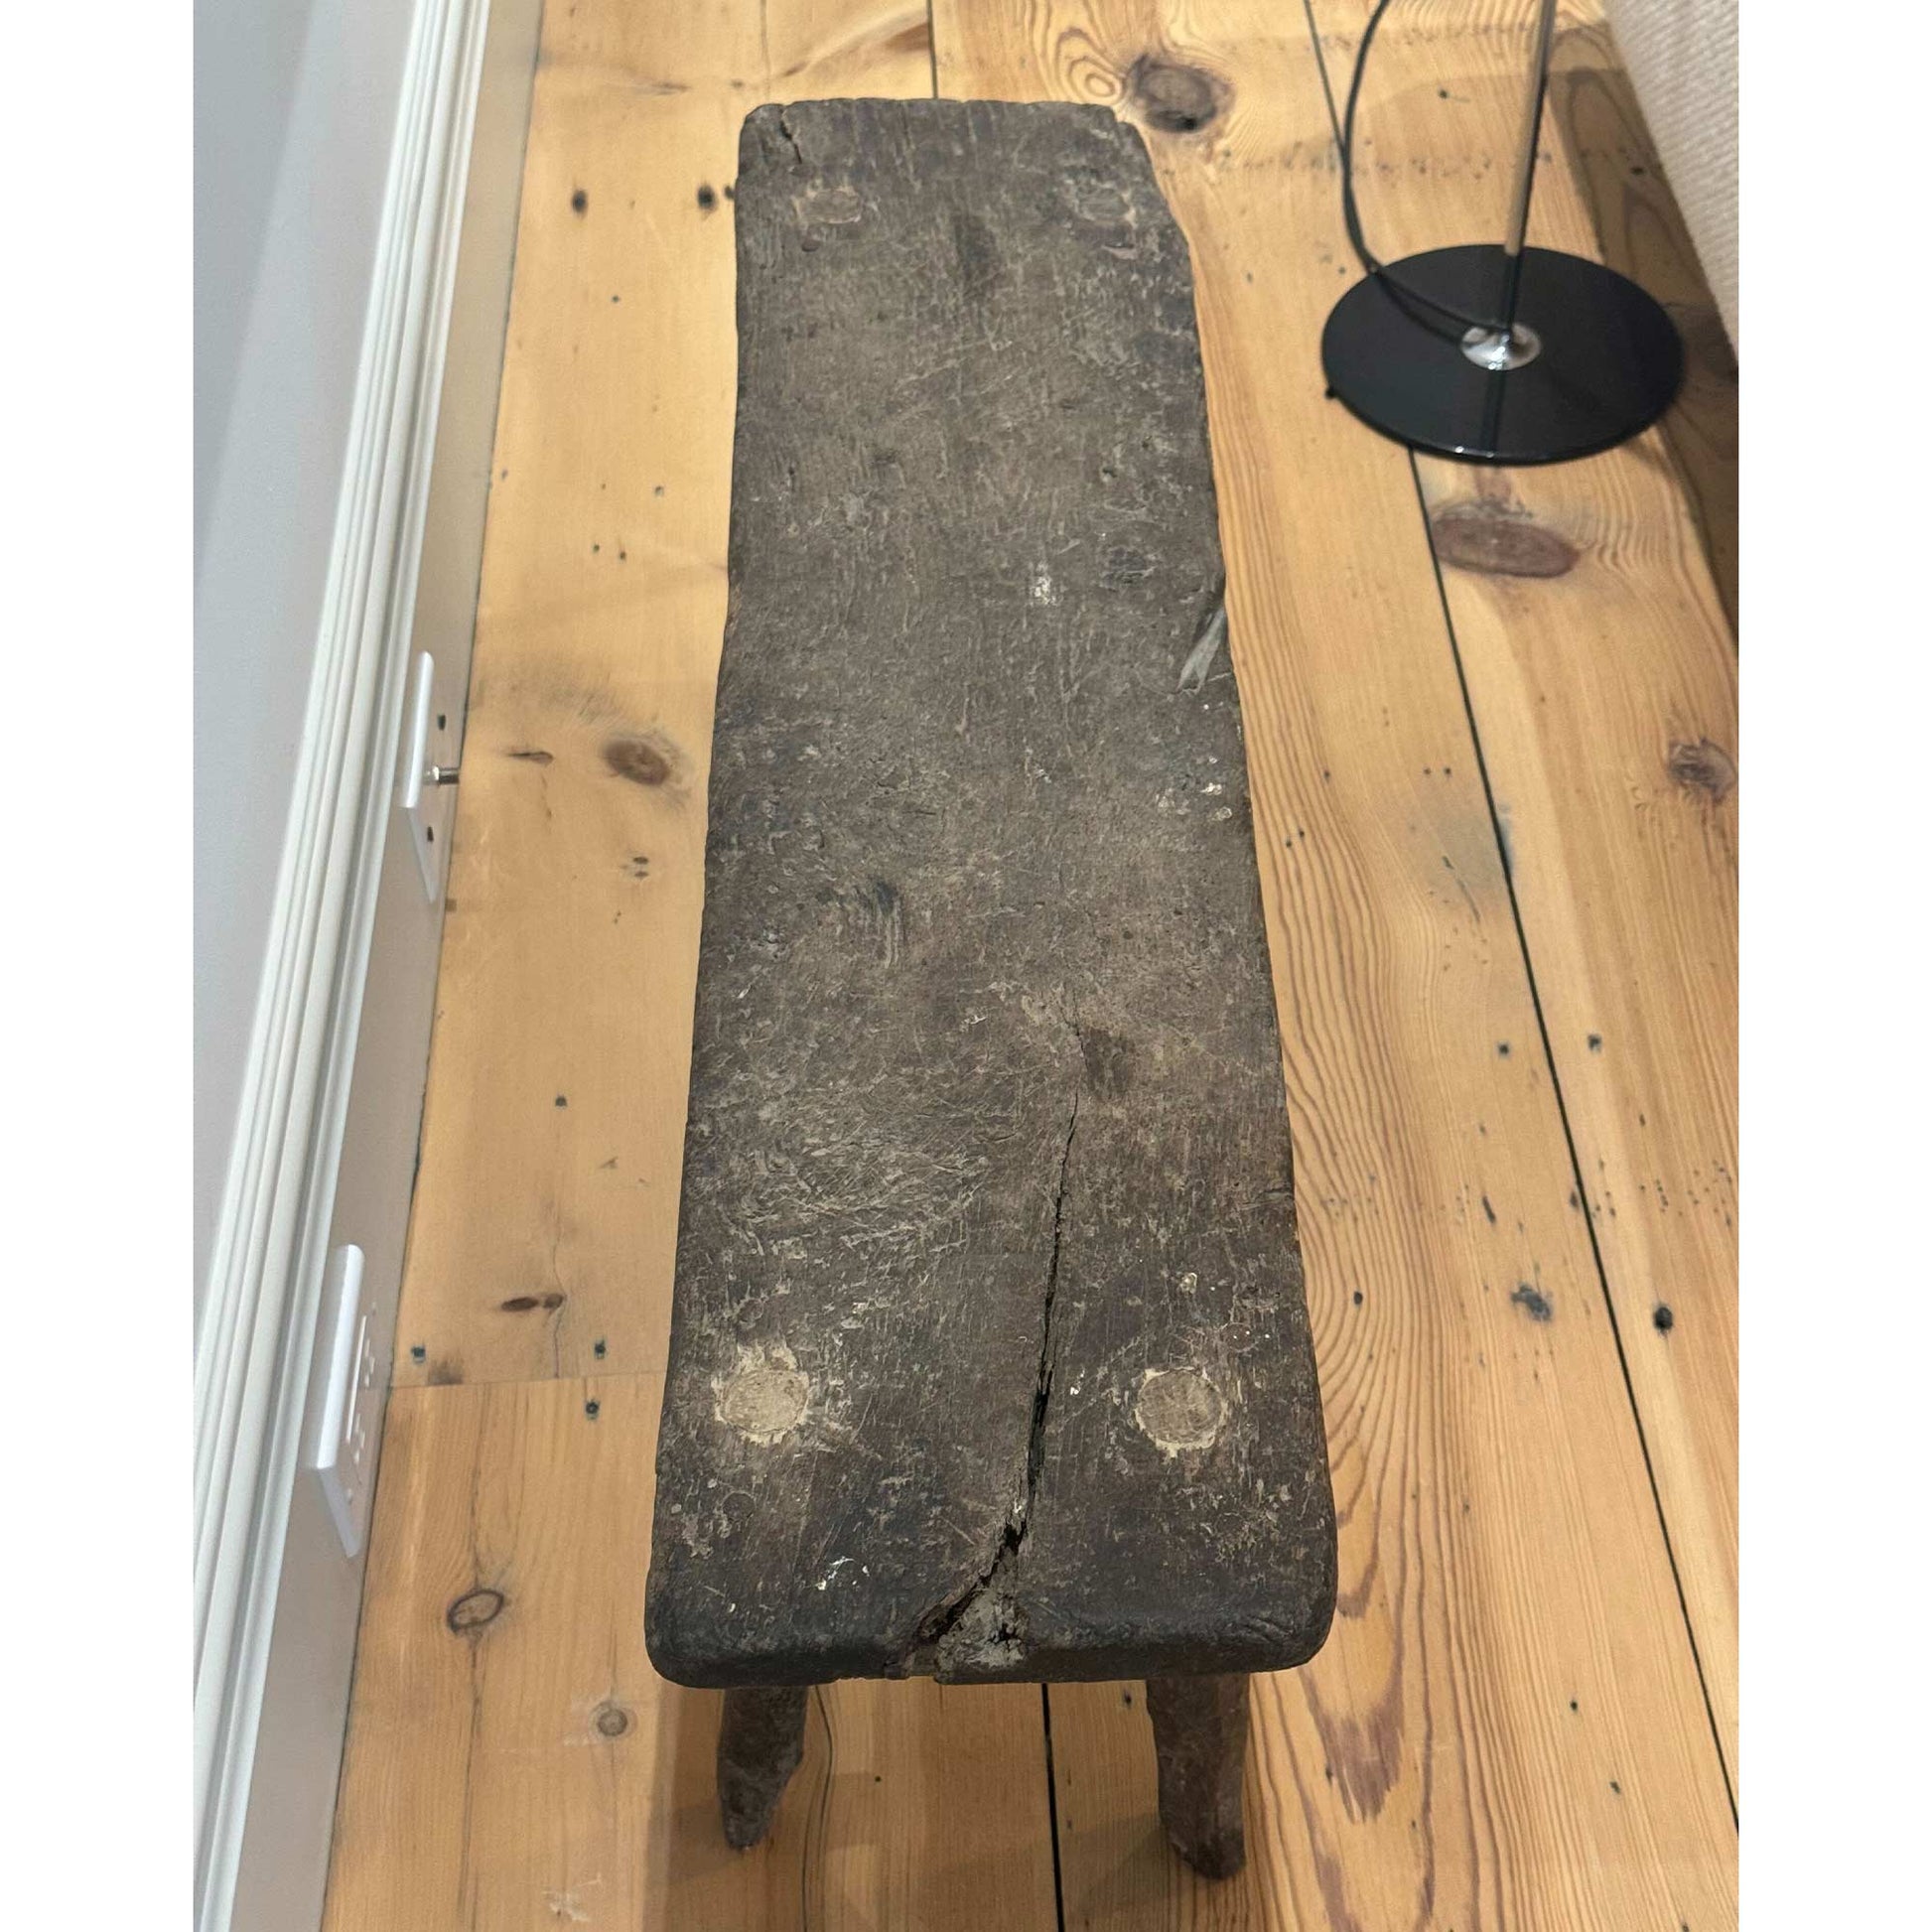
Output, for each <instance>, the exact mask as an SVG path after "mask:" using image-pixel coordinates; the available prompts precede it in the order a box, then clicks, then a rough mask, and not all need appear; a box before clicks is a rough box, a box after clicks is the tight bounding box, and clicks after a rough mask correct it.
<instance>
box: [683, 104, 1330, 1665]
mask: <svg viewBox="0 0 1932 1932" xmlns="http://www.w3.org/2000/svg"><path fill="white" fill-rule="evenodd" d="M736 211H737V217H738V269H739V274H738V325H739V372H740V386H739V407H738V422H737V431H736V443H735V453H734V459H733V494H732V537H731V616H730V619H729V621H728V623H727V627H726V635H725V647H724V659H723V663H722V666H721V668H720V672H719V681H718V705H717V724H716V729H715V733H714V745H713V759H712V782H711V798H710V845H709V851H708V854H707V857H706V862H705V880H706V890H705V907H704V944H703V954H702V965H701V968H700V972H699V976H698V994H697V1010H696V1025H695V1035H694V1043H693V1048H692V1079H691V1097H690V1127H689V1135H688V1139H687V1141H686V1146H685V1156H684V1181H683V1199H682V1206H681V1210H680V1225H679V1229H678V1257H677V1300H676V1307H675V1310H674V1312H673V1316H672V1324H671V1353H670V1364H669V1382H668V1385H667V1386H668V1395H667V1399H666V1407H665V1417H664V1432H663V1438H662V1441H661V1443H660V1446H659V1453H658V1461H657V1484H658V1487H657V1516H656V1536H655V1540H654V1543H653V1548H652V1558H651V1581H650V1591H649V1596H648V1610H647V1614H648V1624H647V1637H648V1641H649V1645H650V1654H651V1656H652V1658H653V1660H654V1661H655V1662H656V1663H657V1664H658V1666H659V1668H660V1669H662V1670H663V1671H664V1672H665V1673H666V1674H667V1675H669V1676H672V1677H674V1678H676V1679H677V1680H678V1681H679V1682H681V1683H691V1684H713V1685H716V1684H781V1683H788V1684H799V1683H804V1684H812V1683H822V1682H824V1681H826V1680H828V1679H831V1678H843V1677H899V1676H903V1675H905V1674H907V1673H908V1672H916V1673H920V1674H927V1673H929V1674H931V1675H933V1676H937V1677H941V1678H946V1679H950V1680H954V1681H969V1680H991V1679H1007V1678H1012V1679H1021V1680H1028V1679H1038V1678H1122V1677H1141V1676H1150V1675H1151V1676H1162V1675H1166V1674H1169V1673H1184V1672H1208V1671H1222V1672H1226V1671H1246V1670H1251V1669H1280V1668H1285V1667H1287V1666H1289V1665H1293V1664H1297V1663H1300V1662H1301V1661H1302V1659H1303V1658H1305V1657H1307V1656H1308V1655H1309V1654H1310V1653H1311V1651H1312V1650H1313V1649H1314V1648H1315V1647H1316V1645H1317V1644H1319V1642H1320V1640H1321V1636H1322V1633H1323V1632H1324V1631H1325V1629H1326V1628H1327V1625H1328V1618H1329V1613H1330V1610H1331V1607H1332V1604H1333V1600H1334V1564H1333V1549H1334V1528H1333V1517H1332V1513H1331V1509H1330V1504H1329V1494H1328V1470H1327V1457H1326V1454H1325V1452H1324V1446H1323V1442H1322V1435H1321V1410H1320V1401H1319V1397H1318V1395H1317V1392H1316V1388H1315V1381H1314V1364H1313V1359H1312V1356H1311V1350H1310V1347H1309V1336H1308V1313H1307V1310H1306V1307H1305V1305H1304V1302H1303V1296H1302V1284H1301V1266H1300V1257H1299V1255H1298V1252H1297V1249H1296V1242H1295V1211H1294V1198H1293V1188H1292V1186H1291V1181H1290V1171H1289V1139H1288V1119H1287V1114H1286V1112H1285V1109H1284V1104H1283V1091H1282V1054H1281V1039H1280V1035H1279V1032H1278V1030H1277V1025H1276V1017H1275V1004H1274V999H1273V995H1272V990H1271V987H1270V983H1269V967H1268V943H1267V938H1266V934H1265V932H1264V930H1263V925H1262V910H1261V894H1260V890H1259V885H1258V881H1257V877H1256V869H1255V857H1254V837H1253V832H1252V829H1251V825H1252V821H1251V817H1250V812H1249V796H1248V778H1247V768H1246V760H1245V758H1244V754H1243V745H1242V716H1241V702H1240V697H1239V694H1238V692H1237V690H1236V686H1235V680H1234V678H1233V677H1232V676H1231V675H1230V674H1229V672H1228V667H1227V660H1226V657H1225V654H1224V652H1222V651H1221V650H1220V649H1219V648H1218V647H1217V643H1216V640H1217V639H1218V638H1219V637H1220V635H1221V626H1220V625H1219V624H1218V623H1217V622H1216V619H1215V613H1216V611H1217V609H1218V606H1219V600H1220V594H1221V578H1222V565H1221V549H1220V543H1219V538H1218V534H1217V526H1216V520H1215V510H1214V481H1213V475H1212V470H1211V467H1210V464H1209V457H1208V447H1207V412H1206V406H1205V401H1204V397H1203V394H1202V387H1201V367H1200V349H1199V345H1198V341H1197V338H1196V334H1195V329H1194V307H1193V295H1192V289H1191V286H1190V282H1189V278H1188V272H1187V247H1186V243H1185V242H1184V241H1183V240H1182V238H1181V235H1180V231H1179V230H1178V228H1176V227H1175V226H1174V223H1173V217H1172V216H1171V215H1170V214H1169V212H1168V209H1167V207H1166V205H1165V203H1164V202H1163V201H1162V199H1161V192H1160V190H1159V188H1158V187H1157V186H1156V185H1155V180H1154V171H1153V169H1152V167H1151V166H1150V164H1149V161H1148V155H1147V150H1146V147H1145V146H1144V144H1143V142H1142V140H1141V137H1140V135H1139V134H1138V133H1137V132H1136V130H1135V129H1134V128H1133V127H1131V126H1130V125H1128V124H1126V123H1124V122H1122V121H1121V120H1120V119H1119V118H1118V117H1117V116H1115V115H1113V114H1110V113H1108V112H1107V111H1106V109H1105V108H1102V107H1086V106H1078V105H1073V104H1069V103H1064V102H1061V103H1048V104H1015V103H1011V102H1005V101H974V102H957V101H914V102H898V101H878V100H873V101H857V102H853V101H816V102H803V103H797V104H794V105H791V106H787V107H768V108H760V109H759V110H758V111H757V112H756V113H755V114H753V116H752V117H751V118H750V119H749V120H748V121H747V122H746V124H745V133H744V140H743V144H742V146H741V149H740V157H739V171H738V182H737V197H736ZM1190 665H1193V666H1196V667H1197V668H1196V669H1195V670H1194V671H1192V672H1190V670H1189V666H1190ZM774 1552H783V1553H785V1560H784V1561H782V1562H774V1561H773V1553H774Z"/></svg>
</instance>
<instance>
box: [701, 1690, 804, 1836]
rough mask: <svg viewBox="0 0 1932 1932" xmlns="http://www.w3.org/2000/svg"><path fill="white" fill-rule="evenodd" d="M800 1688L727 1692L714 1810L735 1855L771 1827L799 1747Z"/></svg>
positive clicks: (801, 1722) (801, 1727) (801, 1748)
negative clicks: (719, 1815)
mask: <svg viewBox="0 0 1932 1932" xmlns="http://www.w3.org/2000/svg"><path fill="white" fill-rule="evenodd" d="M805 1696H806V1692H805V1687H804V1686H803V1685H800V1684H784V1685H779V1686H776V1687H775V1688H772V1689H769V1690H766V1689H762V1688H760V1689H756V1690H738V1691H727V1692H726V1693H725V1721H724V1723H723V1725H720V1727H719V1731H718V1810H719V1812H720V1813H721V1814H722V1816H723V1818H724V1821H725V1836H726V1838H728V1839H729V1840H730V1841H731V1843H732V1844H733V1845H735V1846H736V1847H737V1848H738V1849H739V1851H741V1852H743V1851H744V1850H746V1848H747V1847H748V1846H753V1845H756V1844H757V1843H758V1842H759V1839H761V1838H762V1837H763V1836H764V1835H765V1833H766V1832H768V1831H769V1830H770V1829H771V1819H772V1816H773V1814H774V1813H775V1812H776V1811H777V1809H778V1800H779V1799H780V1798H781V1797H782V1796H783V1795H784V1789H785V1786H786V1785H787V1784H788V1783H789V1782H790V1780H791V1774H792V1772H794V1771H795V1770H797V1768H798V1760H799V1758H800V1757H801V1756H802V1755H803V1754H804V1749H805Z"/></svg>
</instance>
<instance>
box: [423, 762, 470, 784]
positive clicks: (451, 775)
mask: <svg viewBox="0 0 1932 1932" xmlns="http://www.w3.org/2000/svg"><path fill="white" fill-rule="evenodd" d="M423 775H424V777H426V778H427V779H428V780H429V781H430V783H431V784H433V785H453V784H455V783H456V781H457V779H458V778H459V777H461V776H462V775H463V767H462V766H461V765H460V764H432V765H431V766H430V768H429V769H428V770H427V771H426V772H424V773H423Z"/></svg>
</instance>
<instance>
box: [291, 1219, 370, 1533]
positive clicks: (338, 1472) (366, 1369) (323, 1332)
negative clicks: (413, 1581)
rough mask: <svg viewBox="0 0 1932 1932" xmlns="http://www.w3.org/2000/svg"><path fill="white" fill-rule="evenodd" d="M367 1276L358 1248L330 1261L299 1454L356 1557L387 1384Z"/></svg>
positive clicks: (366, 1517) (342, 1251) (365, 1519)
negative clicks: (367, 1294)
mask: <svg viewBox="0 0 1932 1932" xmlns="http://www.w3.org/2000/svg"><path fill="white" fill-rule="evenodd" d="M362 1275H363V1270H362V1250H361V1249H360V1248H357V1247H353V1246H350V1247H343V1248H338V1249H337V1250H336V1251H335V1253H334V1254H332V1255H331V1256H330V1257H329V1266H328V1269H327V1271H326V1272H325V1274H324V1276H323V1287H322V1325H321V1327H320V1328H319V1329H318V1331H317V1334H316V1365H315V1370H314V1372H313V1373H312V1374H311V1376H310V1378H309V1427H308V1431H307V1434H306V1437H305V1441H304V1445H303V1455H302V1463H303V1467H304V1468H305V1469H308V1470H311V1471H313V1473H314V1475H315V1477H316V1480H317V1481H318V1482H319V1483H320V1484H321V1485H322V1499H323V1501H324V1502H325V1503H326V1504H327V1505H328V1508H329V1515H330V1518H331V1520H332V1521H333V1522H334V1523H335V1525H336V1534H337V1535H338V1536H340V1537H341V1538H342V1540H343V1552H344V1554H345V1555H346V1556H351V1557H352V1556H354V1555H355V1554H356V1553H357V1552H358V1551H359V1550H360V1549H361V1547H362V1542H363V1539H364V1538H365V1537H366V1536H367V1535H368V1529H369V1501H370V1498H371V1497H372V1496H373V1495H374V1493H375V1451H376V1444H377V1442H378V1440H379V1438H380V1435H381V1429H382V1397H383V1392H384V1390H385V1389H386V1387H387V1385H388V1379H389V1377H388V1364H387V1363H386V1362H385V1361H384V1359H383V1350H382V1347H381V1344H380V1340H379V1338H378V1334H377V1328H376V1320H375V1311H374V1310H373V1309H372V1308H371V1307H370V1305H369V1304H368V1302H367V1301H366V1300H365V1299H364V1298H363V1294H362Z"/></svg>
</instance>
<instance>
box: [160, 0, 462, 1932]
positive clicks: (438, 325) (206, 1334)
mask: <svg viewBox="0 0 1932 1932" xmlns="http://www.w3.org/2000/svg"><path fill="white" fill-rule="evenodd" d="M488 12H489V0H418V3H417V9H416V18H415V21H414V23H413V26H412V29H411V41H410V51H409V58H408V69H407V72H406V75H405V78H404V83H403V91H402V98H401V109H400V113H399V116H398V123H397V130H396V141H395V148H394V152H393V156H392V160H391V163H390V170H389V180H388V189H387V194H386V198H385V205H384V208H383V215H382V225H381V231H380V236H381V238H380V241H379V244H378V249H377V256H376V263H375V272H374V279H373V288H372V292H371V297H370V302H369V309H368V319H367V323H366V327H365V332H364V337H363V345H362V354H361V365H360V369H359V372H358V377H357V384H356V394H355V403H354V410H353V415H352V418H351V422H350V427H349V435H348V440H347V455H346V461H345V474H344V479H343V486H342V494H341V499H340V505H339V509H338V514H337V522H336V532H335V539H334V543H333V547H332V555H331V564H330V576H329V585H328V591H327V595H326V598H325V602H324V611H323V621H322V634H321V636H320V639H319V642H318V649H317V659H316V668H315V675H314V681H313V684H312V686H311V689H310V694H309V702H308V713H307V719H306V723H305V729H304V732H303V736H302V742H301V744H300V745H299V746H297V747H293V748H291V758H292V760H293V762H294V765H295V773H296V776H295V787H294V802H293V805H292V808H291V812H290V821H289V826H288V832H287V840H286V844H285V847H284V851H283V857H282V865H281V874H280V880H279V885H278V892H277V900H276V906H275V911H274V917H273V922H272V925H271V931H270V941H269V947H268V954H267V958H268V964H267V967H266V970H265V973H264V979H263V984H262V987H261V990H260V997H259V1003H258V1006H257V1010H256V1013H255V1016H254V1024H253V1030H252V1035H251V1045H250V1053H249V1061H248V1067H247V1073H246V1076H245V1080H244V1085H243V1092H242V1104H241V1109H240V1126H239V1129H238V1131H237V1133H236V1136H235V1142H234V1147H233V1152H232V1155H231V1157H230V1162H229V1168H228V1173H227V1177H226V1182H225V1187H224V1192H223V1197H222V1205H221V1215H220V1223H219V1227H218V1230H217V1234H216V1238H215V1243H214V1249H213V1255H212V1260H211V1263H210V1268H209V1277H208V1282H207V1296H206V1302H205V1307H204V1313H203V1319H202V1323H201V1330H200V1333H199V1334H198V1336H197V1344H196V1362H195V1395H196V1441H195V1645H196V1650H195V1795H196V1832H197V1862H196V1893H197V1911H196V1918H197V1924H198V1926H199V1927H200V1928H201V1932H225V1928H226V1926H227V1922H228V1909H229V1901H230V1899H231V1898H232V1894H233V1889H234V1881H235V1873H236V1869H237V1862H238V1859H239V1853H240V1843H241V1832H242V1823H243V1820H244V1817H245V1815H246V1811H247V1802H248V1790H249V1778H250V1774H251V1771H252V1767H253V1759H254V1742H255V1731H256V1725H257V1722H258V1719H259V1715H260V1710H261V1699H262V1689H263V1683H264V1679H265V1674H266V1670H267V1662H268V1649H269V1637H270V1632H271V1628H272V1625H273V1622H274V1614H275V1591H276V1584H277V1580H278V1578H279V1575H280V1571H281V1563H282V1552H283V1544H284V1538H285V1534H286V1530H287V1525H288V1513H289V1502H290V1497H291V1494H292V1488H293V1482H294V1477H295V1472H296V1459H297V1449H298V1441H299V1436H300V1431H301V1425H302V1407H303V1398H304V1394H305V1392H306V1389H307V1386H308V1378H309V1365H310V1353H311V1349H312V1345H313V1341H314V1333H315V1325H316V1318H317V1301H318V1296H319V1294H320V1286H321V1273H322V1267H323V1262H324V1259H325V1249H326V1245H327V1239H328V1233H329V1228H330V1223H331V1215H332V1210H333V1206H334V1197H335V1180H336V1172H337V1168H338V1165H339V1162H340V1156H341V1149H342V1142H343V1128H344V1119H345V1107H346V1102H347V1095H348V1076H349V1071H350V1068H351V1066H352V1064H353V1060H354V1051H355V1042H356V1035H357V1030H358V1026H359V1023H360V1017H361V999H362V988H363V983H364V979H365V976H366V972H367V965H368V957H369V943H370V933H371V927H372V923H373V915H374V904H375V889H376V882H377V877H378V874H379V872H380V869H381V861H382V852H383V843H384V839H385V837H386V835H387V832H388V827H389V819H390V815H391V809H390V808H391V802H392V797H393V793H394V787H395V779H396V770H395V764H396V757H397V740H398V736H399V732H400V723H401V709H402V697H403V680H404V674H405V671H406V668H407V660H408V655H409V643H410V628H411V618H412V613H413V611H414V607H415V601H416V578H417V569H418V564H419V560H420V556H421V551H422V545H423V527H424V518H425V512H426V507H427V503H428V497H429V485H430V474H431V468H432V463H431V458H432V453H433V450H434V446H435V436H436V416H437V403H438V397H439V394H440V390H441V386H442V368H443V355H444V346H445V343H446V339H447V337H448V333H449V321H450V307H451V297H452V291H453V288H454V284H455V278H456V267H457V254H458V240H459V235H460V230H461V224H462V211H463V196H464V184H465V178H466V175H467V172H468V167H469V158H470V144H471V136H472V131H473V126H474V121H475V114H476V106H477V98H478V89H479V84H480V79H481V75H482V66H483V42H484V30H485V27H486V25H487V19H488ZM319 427H320V426H319Z"/></svg>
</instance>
